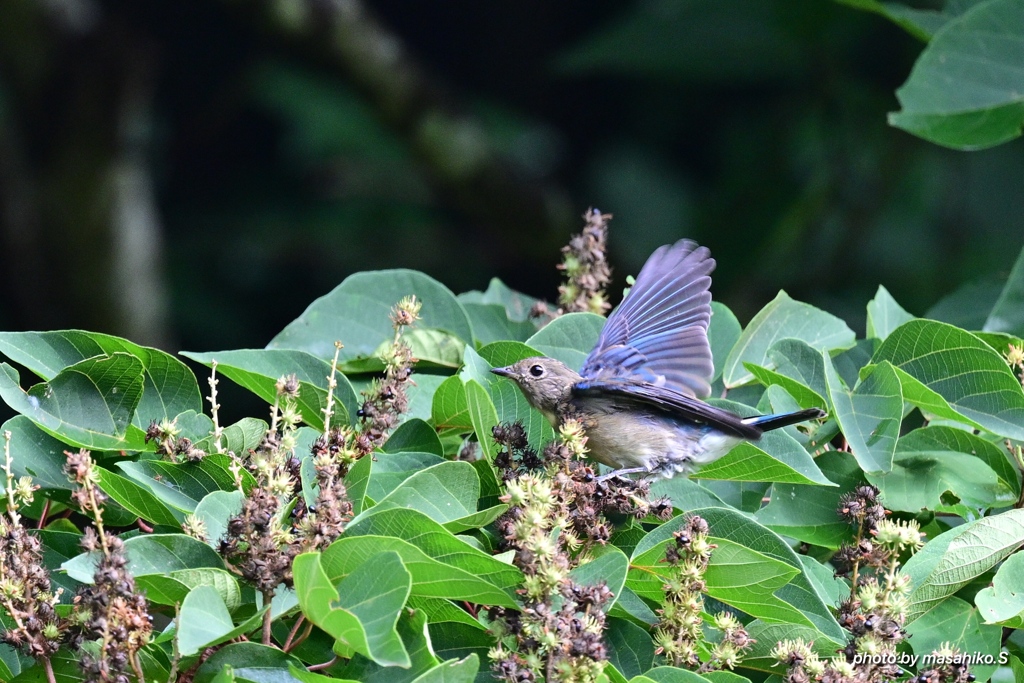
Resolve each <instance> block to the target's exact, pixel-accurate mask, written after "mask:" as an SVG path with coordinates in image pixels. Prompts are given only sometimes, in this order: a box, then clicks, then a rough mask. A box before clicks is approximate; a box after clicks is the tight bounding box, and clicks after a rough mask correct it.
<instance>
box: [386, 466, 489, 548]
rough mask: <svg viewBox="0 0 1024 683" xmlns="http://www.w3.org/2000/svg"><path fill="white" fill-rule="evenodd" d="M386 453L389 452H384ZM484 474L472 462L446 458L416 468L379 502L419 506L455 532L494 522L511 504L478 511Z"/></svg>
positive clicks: (404, 506) (418, 507)
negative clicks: (447, 459) (481, 481)
mask: <svg viewBox="0 0 1024 683" xmlns="http://www.w3.org/2000/svg"><path fill="white" fill-rule="evenodd" d="M382 457H386V456H382ZM479 497H480V477H479V476H477V473H476V469H474V468H473V466H472V465H470V464H469V463H468V462H459V461H456V462H448V461H445V462H442V463H439V464H437V465H434V466H433V467H428V468H427V469H425V470H422V471H419V472H416V473H415V474H413V475H412V476H411V477H409V478H408V479H406V480H405V481H404V482H402V484H401V485H399V486H398V487H397V488H395V489H394V490H393V491H391V492H390V493H389V494H388V495H387V496H385V497H384V498H383V499H382V500H380V501H378V502H377V505H376V508H375V509H381V510H383V509H385V508H388V507H398V508H408V509H411V510H419V511H420V512H422V513H423V514H425V515H427V516H428V517H430V518H431V519H432V520H434V521H435V522H440V523H441V524H442V525H444V527H445V528H446V529H448V530H449V531H451V532H452V533H459V532H461V531H466V530H467V529H474V528H476V527H480V526H485V525H486V524H490V523H491V522H493V521H494V519H495V518H497V516H498V515H500V514H501V513H502V512H504V511H505V510H506V509H507V508H508V506H507V505H499V506H496V507H494V508H491V509H490V510H485V511H481V512H479V513H478V512H477V510H476V506H477V499H478V498H479Z"/></svg>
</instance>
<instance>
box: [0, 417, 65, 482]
mask: <svg viewBox="0 0 1024 683" xmlns="http://www.w3.org/2000/svg"><path fill="white" fill-rule="evenodd" d="M0 432H10V433H11V471H12V472H13V473H14V476H15V477H25V476H29V477H32V483H33V484H35V485H36V486H39V487H40V488H42V489H43V490H61V491H71V490H74V489H75V488H76V487H77V485H76V484H73V483H72V482H71V480H70V479H69V478H68V475H66V474H64V463H66V462H67V459H68V458H67V456H66V455H64V451H66V450H70V449H69V447H68V445H67V444H65V443H64V442H63V441H58V440H57V439H55V438H54V437H52V436H50V435H49V434H48V433H46V432H44V431H43V430H42V429H40V428H39V427H37V426H36V424H35V423H34V422H33V421H32V420H30V419H28V418H27V417H25V416H24V415H16V416H15V417H12V418H11V419H10V420H8V421H7V422H5V423H4V424H3V426H2V427H0Z"/></svg>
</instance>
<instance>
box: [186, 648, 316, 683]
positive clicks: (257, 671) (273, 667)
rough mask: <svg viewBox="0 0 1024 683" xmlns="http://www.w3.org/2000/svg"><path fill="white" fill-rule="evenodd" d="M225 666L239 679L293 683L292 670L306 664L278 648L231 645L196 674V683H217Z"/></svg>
mask: <svg viewBox="0 0 1024 683" xmlns="http://www.w3.org/2000/svg"><path fill="white" fill-rule="evenodd" d="M225 666H229V667H231V669H232V670H233V671H234V675H235V678H236V679H238V680H246V681H252V682H253V683H292V681H293V680H294V679H293V678H292V676H291V674H290V673H289V669H290V667H293V666H294V667H302V668H305V667H304V666H303V665H302V662H300V661H299V660H298V659H296V658H295V657H293V656H292V655H290V654H288V653H287V652H283V651H282V650H279V649H278V648H276V647H269V646H267V645H260V644H258V643H231V644H229V645H225V646H224V647H222V648H221V649H219V650H217V651H216V652H215V653H213V655H212V656H211V657H210V658H209V659H207V660H206V661H205V662H203V664H202V666H200V667H199V669H198V670H197V671H196V677H195V683H213V681H214V680H215V679H216V677H217V676H218V675H220V673H221V672H222V671H223V670H224V667H225Z"/></svg>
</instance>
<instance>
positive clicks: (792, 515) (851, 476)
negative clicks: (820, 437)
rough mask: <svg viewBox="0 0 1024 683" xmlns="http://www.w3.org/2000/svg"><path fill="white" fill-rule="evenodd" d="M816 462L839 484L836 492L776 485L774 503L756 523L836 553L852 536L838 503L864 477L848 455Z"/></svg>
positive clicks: (829, 455)
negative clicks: (842, 518) (834, 550)
mask: <svg viewBox="0 0 1024 683" xmlns="http://www.w3.org/2000/svg"><path fill="white" fill-rule="evenodd" d="M815 462H816V463H817V464H818V465H819V466H820V467H821V471H822V472H823V473H824V474H825V476H827V477H828V478H829V479H830V480H832V481H834V482H835V483H836V484H838V486H837V487H836V488H827V489H826V488H821V487H820V486H802V485H798V484H796V485H795V484H774V485H773V486H772V488H771V493H770V498H771V500H770V501H769V503H768V505H766V506H764V507H763V508H761V509H760V510H758V511H757V513H756V514H755V519H756V520H757V521H758V522H760V523H761V524H764V525H765V526H766V527H768V528H769V529H771V530H772V531H774V532H776V533H778V534H781V535H783V536H789V537H791V538H795V539H797V540H800V541H804V542H806V543H810V544H812V545H817V546H822V547H825V548H832V549H837V548H839V546H840V545H842V543H843V542H844V541H846V540H848V539H849V538H850V536H851V529H850V525H849V524H847V523H846V522H844V521H842V520H840V519H839V518H838V517H837V516H836V508H838V507H839V499H840V497H841V496H842V495H843V494H844V493H846V492H847V491H850V490H852V489H853V488H854V487H855V486H858V485H859V484H861V483H862V481H863V477H862V475H861V471H860V468H859V467H857V463H856V462H855V461H854V459H853V458H851V457H850V455H849V454H848V453H842V452H837V451H829V452H827V453H825V454H823V455H822V456H821V457H819V458H818V459H817V460H816V461H815ZM886 504H888V499H886Z"/></svg>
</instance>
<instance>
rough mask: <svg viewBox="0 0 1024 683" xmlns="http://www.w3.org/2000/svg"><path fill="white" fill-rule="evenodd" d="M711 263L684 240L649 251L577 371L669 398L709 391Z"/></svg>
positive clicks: (704, 253) (706, 254) (704, 252)
mask: <svg viewBox="0 0 1024 683" xmlns="http://www.w3.org/2000/svg"><path fill="white" fill-rule="evenodd" d="M714 268H715V260H714V259H713V258H711V254H710V252H709V251H708V250H707V249H706V248H705V247H698V246H697V245H696V243H694V242H691V241H690V240H681V241H679V242H676V243H675V244H672V245H665V246H663V247H661V248H659V249H658V250H657V251H655V252H654V253H653V254H651V257H650V258H648V259H647V263H645V264H644V267H643V268H642V269H641V270H640V274H639V275H638V276H637V278H636V283H635V284H634V285H633V288H632V289H631V290H630V292H629V294H628V295H627V296H626V298H625V300H624V301H623V302H622V303H621V304H620V305H619V307H618V308H617V309H615V311H614V312H613V313H612V314H611V316H609V318H608V323H607V324H606V325H605V326H604V330H603V331H602V332H601V336H600V338H598V340H597V346H595V347H594V350H593V351H591V352H590V355H589V356H587V360H586V361H585V362H584V363H583V368H582V369H581V371H580V374H581V375H583V377H584V378H587V379H594V380H623V381H626V382H647V383H650V384H653V385H654V386H656V387H665V388H667V389H670V390H672V391H673V392H674V393H678V394H683V395H685V396H690V397H694V398H705V397H706V396H707V395H708V394H710V393H711V385H710V380H711V375H712V374H713V373H714V365H713V364H712V361H711V346H710V344H708V323H709V322H710V321H711V293H710V292H709V291H708V288H709V287H710V286H711V277H710V276H709V274H710V273H711V271H712V270H714Z"/></svg>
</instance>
